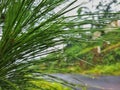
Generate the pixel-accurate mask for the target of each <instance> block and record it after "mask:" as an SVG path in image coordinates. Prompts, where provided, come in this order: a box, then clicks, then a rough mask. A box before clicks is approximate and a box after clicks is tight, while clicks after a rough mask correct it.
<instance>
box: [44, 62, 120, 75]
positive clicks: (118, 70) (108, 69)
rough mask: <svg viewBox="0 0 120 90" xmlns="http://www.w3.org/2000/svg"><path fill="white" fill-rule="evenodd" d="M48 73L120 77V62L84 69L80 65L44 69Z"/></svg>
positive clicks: (55, 66)
mask: <svg viewBox="0 0 120 90" xmlns="http://www.w3.org/2000/svg"><path fill="white" fill-rule="evenodd" d="M43 70H44V71H45V72H47V73H77V74H93V75H115V76H116V75H120V62H117V63H114V64H109V65H105V64H104V65H96V66H94V67H91V66H87V65H86V66H85V67H84V68H83V67H81V66H80V65H76V64H75V65H68V66H62V65H61V66H58V65H56V64H55V65H54V66H52V67H49V69H48V67H44V69H43Z"/></svg>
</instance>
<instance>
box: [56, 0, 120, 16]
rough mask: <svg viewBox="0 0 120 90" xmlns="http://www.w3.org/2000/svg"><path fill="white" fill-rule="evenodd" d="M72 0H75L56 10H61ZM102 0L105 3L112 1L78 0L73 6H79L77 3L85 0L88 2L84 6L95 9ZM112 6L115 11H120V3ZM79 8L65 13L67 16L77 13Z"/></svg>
mask: <svg viewBox="0 0 120 90" xmlns="http://www.w3.org/2000/svg"><path fill="white" fill-rule="evenodd" d="M72 1H73V0H69V2H67V3H65V4H63V5H61V6H60V7H58V8H57V9H56V11H58V10H60V9H61V8H62V7H64V6H65V5H66V4H68V3H70V2H72ZM100 1H101V2H103V3H104V4H105V3H108V2H110V1H111V0H91V2H90V0H77V2H75V3H74V4H73V5H72V6H71V7H74V6H77V5H79V4H81V3H83V2H84V3H86V4H83V5H82V6H85V7H88V8H89V9H90V10H91V11H95V6H96V5H98V3H99V2H100ZM118 1H119V2H120V0H118ZM71 7H70V8H71ZM112 8H113V9H114V10H115V11H118V10H119V8H120V5H118V6H116V5H114V4H113V5H112ZM77 10H78V8H76V9H74V10H72V11H70V12H68V13H66V14H65V15H66V16H71V15H76V14H77Z"/></svg>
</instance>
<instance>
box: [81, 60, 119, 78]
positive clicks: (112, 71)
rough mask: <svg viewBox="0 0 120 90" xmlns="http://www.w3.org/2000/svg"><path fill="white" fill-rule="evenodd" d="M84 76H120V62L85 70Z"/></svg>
mask: <svg viewBox="0 0 120 90" xmlns="http://www.w3.org/2000/svg"><path fill="white" fill-rule="evenodd" d="M82 73H83V74H95V75H114V76H119V75H120V62H118V63H115V64H111V65H97V66H95V67H94V68H91V69H88V70H85V71H83V72H82Z"/></svg>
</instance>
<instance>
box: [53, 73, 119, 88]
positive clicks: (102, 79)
mask: <svg viewBox="0 0 120 90" xmlns="http://www.w3.org/2000/svg"><path fill="white" fill-rule="evenodd" d="M53 76H56V77H59V78H62V79H64V80H66V81H68V82H70V83H74V84H80V85H86V86H87V90H120V76H99V77H92V76H84V75H78V74H54V75H53ZM75 90H81V89H80V88H78V89H77V88H76V89H75Z"/></svg>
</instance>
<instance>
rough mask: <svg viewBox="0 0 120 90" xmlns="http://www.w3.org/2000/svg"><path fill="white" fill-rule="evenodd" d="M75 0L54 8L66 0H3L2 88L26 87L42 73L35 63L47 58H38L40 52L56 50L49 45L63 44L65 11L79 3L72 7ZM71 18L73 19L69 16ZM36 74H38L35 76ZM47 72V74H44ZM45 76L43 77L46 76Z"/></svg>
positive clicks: (0, 20) (0, 24)
mask: <svg viewBox="0 0 120 90" xmlns="http://www.w3.org/2000/svg"><path fill="white" fill-rule="evenodd" d="M75 1H76V0H74V1H73V2H71V3H69V4H66V5H65V6H64V7H63V8H61V9H60V10H59V11H56V12H54V11H55V9H56V8H58V7H59V6H60V5H62V4H63V3H65V2H66V0H54V1H53V0H38V1H37V0H1V1H0V30H1V32H2V37H1V40H0V81H1V82H0V88H1V89H2V90H25V88H27V87H31V88H32V85H31V83H30V82H29V81H31V80H34V79H35V77H37V75H36V74H38V73H39V75H38V76H42V75H43V73H41V72H37V70H36V68H31V67H34V65H38V64H39V63H42V62H46V60H36V59H34V58H36V57H37V58H38V57H40V56H43V55H46V54H49V53H52V52H56V51H58V50H59V49H50V48H53V47H55V46H57V45H60V44H63V43H64V41H65V38H64V37H63V36H64V35H65V34H69V33H70V32H68V31H69V30H68V31H65V29H66V28H68V27H70V25H69V24H67V25H66V24H64V23H65V22H66V21H68V20H66V19H65V18H63V15H64V14H65V13H67V12H68V11H71V10H73V9H75V8H76V7H78V6H75V7H73V8H69V7H70V6H71V5H72V4H74V3H75ZM69 21H70V20H69ZM34 75H35V76H34ZM43 76H44V75H43ZM43 76H42V77H43Z"/></svg>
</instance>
